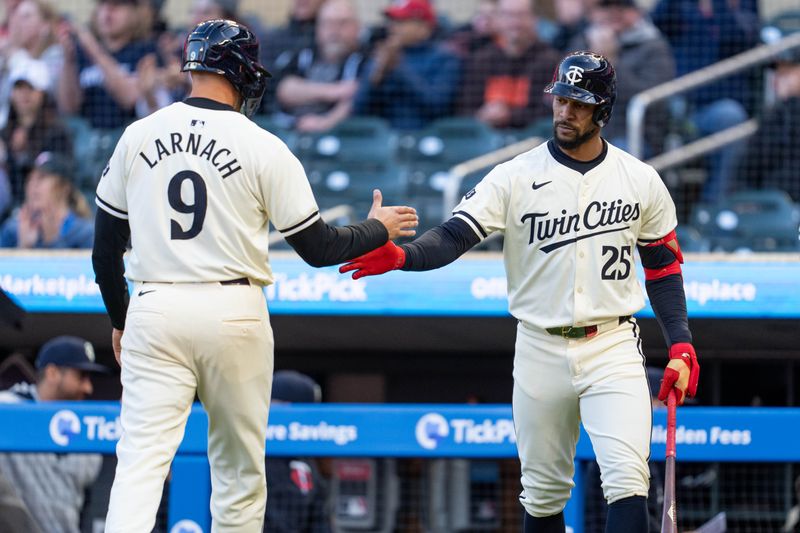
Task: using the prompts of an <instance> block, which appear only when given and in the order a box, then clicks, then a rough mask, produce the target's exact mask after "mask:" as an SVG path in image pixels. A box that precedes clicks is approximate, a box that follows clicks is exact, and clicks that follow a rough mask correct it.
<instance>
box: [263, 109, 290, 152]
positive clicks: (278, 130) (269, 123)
mask: <svg viewBox="0 0 800 533" xmlns="http://www.w3.org/2000/svg"><path fill="white" fill-rule="evenodd" d="M252 120H253V122H255V123H256V124H257V125H258V126H259V127H260V128H262V129H265V130H267V131H268V132H270V133H272V134H273V135H275V136H276V137H278V138H279V139H280V140H282V141H283V142H285V143H286V146H288V147H289V149H293V148H294V144H295V142H296V141H297V134H295V132H293V131H292V130H291V129H289V128H287V127H285V126H283V125H282V124H280V123H279V122H278V121H276V120H274V119H273V118H272V117H271V116H269V115H253V117H252Z"/></svg>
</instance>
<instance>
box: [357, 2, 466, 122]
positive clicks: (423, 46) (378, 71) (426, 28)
mask: <svg viewBox="0 0 800 533" xmlns="http://www.w3.org/2000/svg"><path fill="white" fill-rule="evenodd" d="M384 14H385V15H386V17H387V18H388V19H389V32H388V36H387V38H386V39H385V40H383V41H380V42H378V43H377V44H376V45H375V49H374V51H373V54H372V57H371V59H370V60H369V62H368V64H367V67H366V71H365V75H364V77H363V79H362V80H361V84H360V86H359V90H358V94H357V96H356V102H355V113H356V114H359V115H376V116H381V117H383V118H385V119H387V120H388V121H389V123H390V124H391V125H392V127H394V128H396V129H400V130H417V129H420V128H422V127H424V126H425V125H426V124H428V123H429V122H431V121H433V120H435V119H437V118H442V117H445V116H448V115H449V114H450V113H451V112H452V108H453V103H454V100H455V94H456V90H457V87H458V82H459V78H460V74H461V72H460V70H461V62H460V61H459V59H458V57H456V56H455V55H454V54H452V53H451V52H448V51H447V50H446V49H445V48H444V47H443V46H442V45H441V44H440V43H438V42H436V41H434V40H433V38H432V37H433V33H434V30H435V28H436V13H435V12H434V10H433V6H432V5H431V4H430V3H429V2H428V0H404V1H401V2H399V3H394V4H392V5H391V6H389V7H388V8H387V9H386V10H385V11H384Z"/></svg>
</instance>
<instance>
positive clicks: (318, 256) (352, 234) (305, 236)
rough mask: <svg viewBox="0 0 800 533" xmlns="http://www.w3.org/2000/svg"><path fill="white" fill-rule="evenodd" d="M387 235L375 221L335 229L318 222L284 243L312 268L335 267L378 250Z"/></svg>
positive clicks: (387, 237) (320, 221)
mask: <svg viewBox="0 0 800 533" xmlns="http://www.w3.org/2000/svg"><path fill="white" fill-rule="evenodd" d="M388 240H389V232H388V231H387V230H386V226H384V225H383V223H382V222H381V221H380V220H376V219H374V218H371V219H368V220H365V221H364V222H361V223H360V224H353V225H350V226H344V227H337V226H329V225H328V224H326V223H325V222H324V221H323V220H322V219H318V220H317V221H316V222H314V223H313V224H312V225H310V226H309V227H307V228H306V229H304V230H302V231H299V232H297V233H295V234H294V235H291V236H289V237H286V242H288V243H289V245H291V247H292V248H294V250H295V251H296V252H297V253H298V255H299V256H300V257H301V258H302V259H303V261H305V262H306V263H308V264H309V265H311V266H313V267H324V266H330V265H338V264H339V263H344V262H345V261H349V260H350V259H353V258H355V257H358V256H359V255H363V254H365V253H367V252H369V251H372V250H374V249H375V248H378V247H379V246H381V245H383V244H384V243H385V242H386V241H388Z"/></svg>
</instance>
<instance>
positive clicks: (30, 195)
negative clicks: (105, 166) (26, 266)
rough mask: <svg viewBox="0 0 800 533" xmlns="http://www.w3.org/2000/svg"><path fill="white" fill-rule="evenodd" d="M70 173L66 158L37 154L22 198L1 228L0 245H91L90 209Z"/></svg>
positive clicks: (42, 246) (81, 246)
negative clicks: (22, 200) (21, 201)
mask: <svg viewBox="0 0 800 533" xmlns="http://www.w3.org/2000/svg"><path fill="white" fill-rule="evenodd" d="M72 176H73V168H72V164H71V161H70V160H69V159H67V158H65V157H64V156H62V155H59V154H57V153H53V152H42V153H41V154H39V156H38V157H37V158H36V160H35V161H34V166H33V170H31V171H30V173H29V174H28V177H27V180H26V181H25V201H24V202H23V204H22V206H21V207H20V208H19V209H18V210H17V211H16V212H15V213H14V214H12V215H11V217H10V218H9V219H8V220H7V221H6V222H5V223H4V224H3V226H2V228H0V247H2V248H28V249H30V248H91V247H92V241H93V239H94V224H93V223H92V221H91V219H90V213H91V212H90V210H89V207H88V204H87V202H86V199H85V198H84V196H83V194H82V193H81V192H80V190H79V189H78V188H77V187H75V184H74V183H73V181H72Z"/></svg>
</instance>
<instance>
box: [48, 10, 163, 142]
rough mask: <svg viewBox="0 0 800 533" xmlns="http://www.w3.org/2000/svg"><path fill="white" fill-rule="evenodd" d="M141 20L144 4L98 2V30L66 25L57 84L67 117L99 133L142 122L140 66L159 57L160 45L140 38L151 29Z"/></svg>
mask: <svg viewBox="0 0 800 533" xmlns="http://www.w3.org/2000/svg"><path fill="white" fill-rule="evenodd" d="M139 15H140V5H139V0H98V4H97V7H96V9H95V11H94V13H93V17H92V28H93V30H94V31H90V30H89V29H87V28H85V27H83V26H80V25H71V24H67V23H64V24H62V26H61V27H60V30H59V34H58V37H59V42H60V43H61V46H62V47H63V49H64V70H63V72H62V74H61V77H60V80H59V84H58V107H59V109H60V110H61V112H62V113H67V114H70V115H76V114H77V115H80V116H82V117H84V118H86V119H87V120H88V121H89V123H90V124H91V126H92V127H94V128H120V127H122V126H125V125H127V124H128V123H130V122H132V121H133V120H134V119H136V118H137V113H136V105H137V103H138V102H141V101H142V100H143V98H144V96H145V95H144V91H143V87H142V85H141V83H140V81H139V79H138V76H137V66H138V65H139V62H140V61H141V60H142V59H144V58H145V57H147V56H148V55H151V54H156V47H155V44H154V43H153V42H152V41H151V40H148V39H142V38H140V37H141V36H142V35H143V34H145V33H146V32H147V28H145V27H144V25H143V24H142V21H141V19H140V16H139ZM145 109H148V110H149V108H147V107H145Z"/></svg>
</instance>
